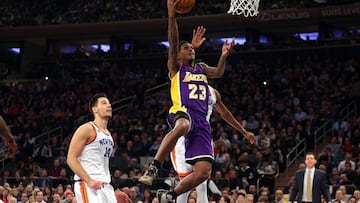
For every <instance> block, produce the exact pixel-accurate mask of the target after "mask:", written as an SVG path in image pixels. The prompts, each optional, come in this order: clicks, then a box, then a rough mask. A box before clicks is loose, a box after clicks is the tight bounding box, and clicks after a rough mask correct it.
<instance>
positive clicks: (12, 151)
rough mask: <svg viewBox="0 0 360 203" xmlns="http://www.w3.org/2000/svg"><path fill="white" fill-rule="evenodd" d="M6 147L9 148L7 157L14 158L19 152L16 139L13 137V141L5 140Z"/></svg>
mask: <svg viewBox="0 0 360 203" xmlns="http://www.w3.org/2000/svg"><path fill="white" fill-rule="evenodd" d="M5 145H6V149H7V157H8V158H13V157H14V156H15V154H16V152H17V146H16V140H15V138H13V139H12V140H11V141H6V142H5Z"/></svg>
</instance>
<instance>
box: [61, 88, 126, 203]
mask: <svg viewBox="0 0 360 203" xmlns="http://www.w3.org/2000/svg"><path fill="white" fill-rule="evenodd" d="M89 109H90V112H91V113H92V114H93V115H94V120H93V121H91V122H88V123H85V124H83V125H81V126H80V127H79V128H78V129H77V130H76V131H75V133H74V135H73V137H72V139H71V142H70V146H69V152H68V156H67V164H68V165H69V167H70V168H71V170H72V171H73V172H74V173H75V176H74V180H75V184H74V192H75V197H76V200H77V202H79V203H89V202H94V203H95V202H96V203H117V202H131V200H130V199H129V197H128V196H127V195H124V194H125V193H122V192H121V191H120V190H117V191H116V197H115V192H114V188H113V187H112V186H111V185H110V180H111V178H110V170H109V158H110V155H111V152H112V150H113V145H114V143H113V139H112V137H111V134H110V132H109V130H108V129H107V125H108V121H109V119H110V118H111V116H112V109H111V104H110V101H109V100H108V98H107V96H106V95H105V94H104V93H98V94H95V95H94V96H93V97H92V98H91V100H90V102H89ZM120 197H121V198H120Z"/></svg>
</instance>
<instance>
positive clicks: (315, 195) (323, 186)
mask: <svg viewBox="0 0 360 203" xmlns="http://www.w3.org/2000/svg"><path fill="white" fill-rule="evenodd" d="M304 175H305V170H299V171H296V174H295V183H294V186H293V189H292V191H291V194H290V198H289V201H290V202H293V201H295V198H296V197H297V200H296V201H297V202H298V203H301V202H302V196H303V186H304ZM321 195H323V196H324V198H325V199H326V202H331V197H330V193H329V187H328V185H327V179H326V174H325V173H324V172H322V171H320V170H319V169H315V173H314V178H313V187H312V202H313V203H321Z"/></svg>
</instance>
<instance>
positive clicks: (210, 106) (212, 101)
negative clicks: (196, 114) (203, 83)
mask: <svg viewBox="0 0 360 203" xmlns="http://www.w3.org/2000/svg"><path fill="white" fill-rule="evenodd" d="M209 92H210V95H209V100H208V112H207V114H206V120H208V121H210V116H211V114H212V112H213V110H214V105H215V104H216V96H215V91H214V88H212V87H211V86H210V85H209Z"/></svg>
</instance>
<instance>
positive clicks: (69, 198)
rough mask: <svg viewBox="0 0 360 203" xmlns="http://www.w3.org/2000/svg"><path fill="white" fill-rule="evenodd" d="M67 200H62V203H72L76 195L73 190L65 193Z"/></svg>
mask: <svg viewBox="0 0 360 203" xmlns="http://www.w3.org/2000/svg"><path fill="white" fill-rule="evenodd" d="M64 194H65V195H64V196H65V199H62V200H60V203H71V202H72V200H73V199H74V193H73V191H71V190H66V191H65V193H64Z"/></svg>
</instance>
